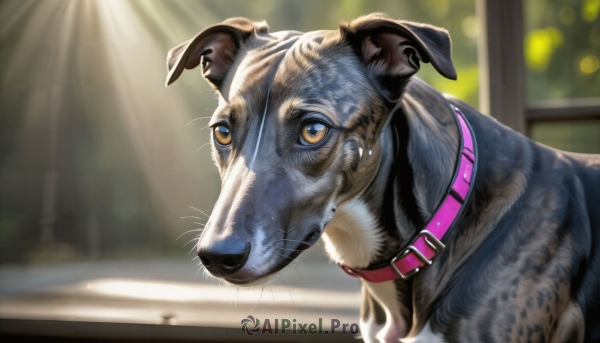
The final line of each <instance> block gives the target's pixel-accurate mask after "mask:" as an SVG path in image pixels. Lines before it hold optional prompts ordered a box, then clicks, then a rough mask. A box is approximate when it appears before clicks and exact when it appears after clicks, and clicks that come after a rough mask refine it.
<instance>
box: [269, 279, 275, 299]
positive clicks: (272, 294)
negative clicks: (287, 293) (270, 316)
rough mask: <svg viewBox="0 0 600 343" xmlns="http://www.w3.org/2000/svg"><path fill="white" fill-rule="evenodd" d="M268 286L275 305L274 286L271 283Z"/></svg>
mask: <svg viewBox="0 0 600 343" xmlns="http://www.w3.org/2000/svg"><path fill="white" fill-rule="evenodd" d="M268 285H269V287H270V288H271V296H272V297H273V303H275V293H274V292H273V286H272V285H271V282H269V283H268Z"/></svg>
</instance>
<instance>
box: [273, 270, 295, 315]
mask: <svg viewBox="0 0 600 343" xmlns="http://www.w3.org/2000/svg"><path fill="white" fill-rule="evenodd" d="M277 277H279V278H280V279H281V282H283V285H284V286H285V288H287V290H288V293H289V294H290V299H291V300H292V304H293V305H294V314H295V313H296V303H295V302H294V297H293V296H292V291H290V288H289V287H288V285H287V283H286V282H285V280H284V279H283V276H281V274H277Z"/></svg>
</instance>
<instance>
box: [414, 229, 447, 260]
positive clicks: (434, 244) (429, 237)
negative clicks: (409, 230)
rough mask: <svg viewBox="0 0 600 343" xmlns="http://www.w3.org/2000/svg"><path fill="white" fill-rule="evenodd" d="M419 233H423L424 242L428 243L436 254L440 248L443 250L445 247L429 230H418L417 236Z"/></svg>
mask: <svg viewBox="0 0 600 343" xmlns="http://www.w3.org/2000/svg"><path fill="white" fill-rule="evenodd" d="M420 235H425V237H423V239H424V240H425V243H426V244H427V245H429V247H430V248H431V249H433V250H435V252H436V253H437V254H439V253H440V252H441V251H442V250H444V248H446V246H445V245H444V243H442V242H440V240H439V239H437V237H435V236H434V235H433V234H432V233H431V232H429V231H427V230H423V231H421V232H419V236H420Z"/></svg>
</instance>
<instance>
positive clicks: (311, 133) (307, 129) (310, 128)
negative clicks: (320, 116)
mask: <svg viewBox="0 0 600 343" xmlns="http://www.w3.org/2000/svg"><path fill="white" fill-rule="evenodd" d="M327 130H328V128H327V126H325V125H324V124H322V123H319V122H316V121H311V122H309V123H306V124H304V126H303V127H302V132H301V135H300V144H302V145H314V144H317V143H319V142H320V141H322V140H323V138H325V136H326V135H327Z"/></svg>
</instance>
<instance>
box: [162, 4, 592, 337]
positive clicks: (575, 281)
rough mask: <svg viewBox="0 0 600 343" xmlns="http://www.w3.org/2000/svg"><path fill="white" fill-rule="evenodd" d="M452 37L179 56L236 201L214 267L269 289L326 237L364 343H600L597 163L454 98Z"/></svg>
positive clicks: (208, 43)
mask: <svg viewBox="0 0 600 343" xmlns="http://www.w3.org/2000/svg"><path fill="white" fill-rule="evenodd" d="M421 63H431V65H432V66H433V67H434V68H435V69H436V70H437V71H438V72H439V73H440V74H441V75H442V76H444V77H446V78H449V79H456V77H457V75H456V71H455V68H454V65H453V63H452V59H451V41H450V37H449V35H448V32H447V31H446V30H444V29H441V28H437V27H434V26H430V25H426V24H420V23H414V22H409V21H400V20H394V19H392V18H389V17H387V16H386V15H384V14H371V15H367V16H363V17H360V18H358V19H355V20H354V21H352V22H350V23H342V24H341V25H340V26H339V29H338V30H331V31H326V30H323V31H314V32H308V33H302V32H298V31H281V32H275V33H270V32H269V30H268V25H267V23H266V22H253V21H251V20H248V19H245V18H231V19H227V20H225V21H223V22H221V23H219V24H216V25H213V26H210V27H208V28H206V29H205V30H204V31H202V32H200V33H199V34H198V35H196V36H195V37H193V38H192V39H190V40H188V41H186V42H184V43H182V44H180V45H178V46H176V47H175V48H173V49H172V50H171V51H170V52H169V54H168V57H167V66H168V75H167V82H166V83H167V85H169V84H171V83H173V82H174V81H175V80H177V78H178V77H179V76H180V75H181V73H182V72H183V70H184V69H193V68H196V67H197V66H200V68H201V70H202V75H203V76H204V78H205V79H206V80H207V81H208V82H209V83H210V84H211V85H212V86H213V87H214V89H215V90H216V93H217V95H218V99H219V105H218V107H217V109H216V110H215V113H214V114H213V116H212V118H211V121H210V127H211V128H212V138H213V144H212V149H213V158H214V161H215V163H216V165H217V167H218V169H219V172H220V174H221V179H222V190H221V194H220V196H219V199H218V201H217V202H216V204H215V207H214V210H213V212H212V214H211V216H210V219H209V220H208V222H207V223H206V227H205V229H204V231H203V233H202V235H201V237H200V239H199V241H198V245H197V249H198V256H199V258H200V260H201V262H202V264H203V265H204V267H205V268H206V270H207V271H208V272H209V273H210V274H212V275H214V276H216V277H219V278H222V279H223V280H226V281H227V282H229V283H232V284H236V285H252V284H260V283H264V282H265V281H267V280H268V279H269V278H270V277H271V276H272V275H274V273H276V272H278V271H279V270H281V269H282V268H284V267H285V266H286V265H288V264H289V263H290V262H291V261H292V260H293V259H294V258H296V257H297V256H298V255H299V254H300V253H301V251H303V250H305V249H307V248H308V247H310V246H312V245H313V244H315V242H317V240H319V239H321V238H322V239H323V241H324V242H325V249H326V250H327V252H328V254H329V255H330V257H331V259H332V260H334V261H335V262H337V263H339V264H340V266H341V267H342V268H343V269H344V270H345V271H346V272H347V273H348V274H350V275H352V276H355V277H360V278H361V280H362V298H363V299H362V306H361V314H360V327H361V334H362V336H363V339H364V340H365V341H367V342H375V341H382V342H391V341H396V342H398V341H403V342H526V341H527V342H583V341H585V342H598V341H600V325H599V321H600V311H598V310H597V308H598V306H599V305H600V254H599V253H598V251H597V250H596V249H595V247H598V246H600V231H599V229H600V211H599V204H600V156H599V155H582V154H575V153H567V152H563V151H559V150H555V149H552V148H549V147H546V146H543V145H541V144H538V143H535V142H532V141H530V140H529V139H527V138H526V137H524V136H522V135H520V134H518V133H516V132H514V131H512V130H511V129H509V128H507V127H505V126H503V125H502V124H500V123H498V122H496V121H495V120H494V119H493V118H491V117H489V116H486V115H482V114H480V113H479V112H477V110H475V109H473V108H472V107H471V106H469V105H468V104H466V103H464V102H462V101H460V100H458V99H456V98H453V97H451V96H447V95H442V94H440V93H439V92H438V91H436V90H435V89H433V88H431V87H430V86H428V85H427V84H425V83H424V82H423V81H421V80H419V79H418V78H417V77H415V76H414V74H415V73H416V72H417V71H418V70H419V69H420V66H421Z"/></svg>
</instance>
